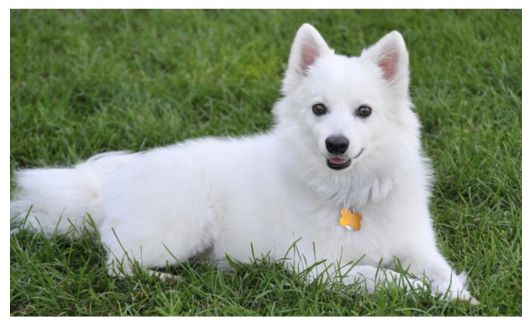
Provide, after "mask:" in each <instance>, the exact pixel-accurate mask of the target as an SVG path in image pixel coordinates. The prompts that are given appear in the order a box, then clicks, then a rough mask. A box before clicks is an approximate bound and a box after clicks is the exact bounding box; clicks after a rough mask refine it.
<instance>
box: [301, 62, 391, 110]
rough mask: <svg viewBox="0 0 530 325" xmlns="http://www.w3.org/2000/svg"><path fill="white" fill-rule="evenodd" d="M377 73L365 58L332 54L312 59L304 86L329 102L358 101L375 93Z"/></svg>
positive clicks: (377, 91) (377, 90)
mask: <svg viewBox="0 0 530 325" xmlns="http://www.w3.org/2000/svg"><path fill="white" fill-rule="evenodd" d="M379 73H380V72H379V71H378V70H377V67H376V65H375V64H371V63H370V62H368V61H366V60H362V59H360V58H358V57H345V56H340V55H335V54H333V55H329V56H326V57H323V58H321V59H319V60H318V61H317V62H315V65H314V66H312V67H311V69H310V70H309V71H308V75H307V80H306V86H307V88H308V90H309V91H310V93H311V95H313V96H318V97H322V98H323V99H327V100H329V101H346V102H351V101H362V100H365V99H369V98H373V97H377V96H378V95H379V91H380V89H381V87H380V86H381V82H382V80H381V78H380V77H379Z"/></svg>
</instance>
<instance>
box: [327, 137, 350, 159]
mask: <svg viewBox="0 0 530 325" xmlns="http://www.w3.org/2000/svg"><path fill="white" fill-rule="evenodd" d="M349 145H350V140H348V138H346V137H345V136H342V135H338V136H331V137H328V138H327V139H326V149H328V151H329V153H332V154H335V155H339V154H343V153H345V152H346V150H348V146H349Z"/></svg>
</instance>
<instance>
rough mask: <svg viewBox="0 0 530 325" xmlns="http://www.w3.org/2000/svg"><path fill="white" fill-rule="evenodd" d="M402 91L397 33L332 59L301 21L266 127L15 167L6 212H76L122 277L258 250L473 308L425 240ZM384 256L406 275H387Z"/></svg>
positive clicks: (403, 64) (63, 218) (412, 129)
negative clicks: (74, 161) (134, 266)
mask: <svg viewBox="0 0 530 325" xmlns="http://www.w3.org/2000/svg"><path fill="white" fill-rule="evenodd" d="M408 88H409V67H408V52H407V49H406V47H405V43H404V40H403V38H402V36H401V34H400V33H398V32H395V31H394V32H391V33H389V34H387V35H386V36H384V37H383V38H382V39H381V40H379V41H378V42H377V43H376V44H375V45H373V46H371V47H370V48H368V49H366V50H364V51H363V52H362V54H361V56H360V57H346V56H342V55H337V54H335V53H334V51H333V50H332V49H330V48H329V47H328V45H327V44H326V42H325V41H324V39H323V38H322V36H321V35H320V34H319V33H318V31H317V30H316V29H315V28H314V27H313V26H311V25H308V24H304V25H303V26H302V27H301V28H300V29H299V30H298V33H297V34H296V38H295V40H294V42H293V45H292V49H291V54H290V58H289V66H288V69H287V71H286V74H285V78H284V81H283V88H282V90H283V97H282V98H281V99H280V101H278V102H277V103H276V105H275V107H274V110H273V111H274V116H275V119H276V123H275V125H274V127H273V128H272V130H270V131H269V132H267V133H264V134H259V135H254V136H249V137H243V138H203V139H196V140H190V141H186V142H184V143H178V144H175V145H172V146H169V147H165V148H158V149H154V150H150V151H147V152H141V153H126V152H111V153H105V154H102V155H98V156H95V157H93V158H91V159H89V160H88V161H86V162H83V163H80V164H78V165H76V166H74V167H72V168H50V169H30V170H22V171H19V172H17V180H18V185H19V191H18V193H17V195H16V197H15V198H14V199H13V201H12V202H11V212H12V216H14V217H15V218H18V219H21V218H27V220H26V226H28V227H31V228H36V229H41V230H43V231H44V232H46V233H49V234H52V233H54V232H55V231H60V232H61V231H63V232H64V231H67V230H68V229H69V227H70V225H71V224H73V225H75V226H82V225H83V224H84V223H85V222H86V217H87V215H90V216H91V217H92V218H93V220H94V221H95V223H96V225H97V227H98V229H99V232H100V234H101V239H102V241H103V243H104V245H105V246H106V248H107V250H108V253H109V254H108V259H109V271H110V272H111V273H114V272H117V270H118V265H121V267H123V269H124V271H125V273H128V272H131V263H132V261H138V262H139V263H140V264H141V266H142V267H143V268H146V269H149V268H153V267H163V266H165V265H166V264H167V263H174V262H175V261H185V260H187V259H189V258H190V257H192V256H194V255H196V254H200V253H202V255H206V256H207V257H208V258H209V259H210V260H211V261H216V262H219V263H221V265H222V264H223V261H224V260H225V254H226V255H229V256H230V257H232V258H234V259H237V260H240V261H249V259H251V258H252V257H253V256H260V255H262V254H263V255H265V254H270V255H269V256H271V257H272V258H274V259H280V258H281V259H283V258H285V257H288V258H287V259H286V261H287V265H290V266H293V267H294V269H296V270H301V269H303V268H305V267H307V266H310V265H312V264H313V263H316V262H322V261H324V262H322V263H320V264H319V265H318V266H317V267H315V268H313V270H312V272H310V275H311V276H310V278H313V277H314V276H317V275H319V274H320V275H322V276H325V277H332V278H333V279H341V280H342V281H343V282H344V283H345V284H352V283H356V282H362V283H364V284H365V285H366V287H367V288H368V289H369V290H373V289H374V288H375V287H376V286H377V285H378V284H379V283H386V284H388V283H390V282H391V283H394V284H397V285H399V286H402V287H408V288H415V287H420V286H422V285H423V284H424V283H425V282H424V281H425V279H427V280H428V281H429V284H430V286H431V289H432V290H433V291H434V292H438V293H448V297H450V298H453V299H463V300H471V301H472V302H476V300H474V299H473V298H472V296H471V295H470V293H469V292H468V291H467V289H466V279H465V275H464V274H461V275H457V274H456V273H455V271H454V270H453V269H452V268H451V266H450V265H449V263H448V262H447V261H446V259H445V258H444V257H443V256H442V255H441V254H440V252H439V250H438V248H437V246H436V241H435V235H434V231H433V227H432V221H431V217H430V215H429V209H428V203H429V195H430V177H431V172H430V167H429V163H428V160H427V159H426V158H425V156H424V155H423V153H422V149H421V144H420V132H419V128H420V124H419V122H418V118H417V117H416V114H415V113H414V112H413V111H412V109H411V107H412V104H411V101H410V97H409V92H408ZM28 211H29V213H28ZM294 242H296V250H293V251H296V253H295V254H290V253H289V250H290V248H292V245H293V243H294ZM396 259H399V261H400V262H401V264H402V265H403V266H404V267H405V268H407V269H408V272H409V278H407V279H405V280H406V281H403V277H400V274H399V273H397V272H395V271H392V270H390V269H389V268H390V267H391V266H392V265H394V262H395V260H396ZM347 266H349V272H344V271H345V267H347ZM379 266H383V268H379ZM339 273H342V274H341V276H340V277H339V276H338V275H339ZM344 273H346V274H344Z"/></svg>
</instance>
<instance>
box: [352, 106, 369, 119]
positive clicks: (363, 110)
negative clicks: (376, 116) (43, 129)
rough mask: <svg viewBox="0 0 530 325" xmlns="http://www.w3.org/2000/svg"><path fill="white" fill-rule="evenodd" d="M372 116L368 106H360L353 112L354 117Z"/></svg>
mask: <svg viewBox="0 0 530 325" xmlns="http://www.w3.org/2000/svg"><path fill="white" fill-rule="evenodd" d="M370 114H372V108H371V107H370V106H366V105H361V106H359V108H357V110H356V111H355V115H357V116H360V117H368V116H370Z"/></svg>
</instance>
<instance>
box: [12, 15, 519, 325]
mask: <svg viewBox="0 0 530 325" xmlns="http://www.w3.org/2000/svg"><path fill="white" fill-rule="evenodd" d="M303 22H310V23H312V24H314V25H315V26H316V27H317V28H318V29H319V30H320V31H321V33H322V34H323V36H324V37H325V38H326V39H327V41H328V43H329V44H330V45H331V46H332V47H334V48H335V49H336V50H337V52H339V53H344V54H349V55H358V54H359V53H360V51H361V50H362V48H363V47H366V46H368V45H370V44H372V43H373V42H375V41H376V40H378V39H379V38H380V37H381V36H382V35H384V34H385V33H387V32H389V31H391V30H394V29H396V30H399V31H401V32H402V34H403V35H404V37H405V40H406V42H407V45H408V48H409V51H410V58H411V71H412V72H411V78H412V79H411V80H412V81H411V82H412V85H411V93H412V97H413V100H414V102H415V105H416V108H415V109H416V111H417V112H418V114H419V116H420V119H421V121H422V123H423V141H424V148H425V151H426V152H427V154H428V155H429V156H430V157H431V158H432V160H433V165H434V170H435V173H436V182H435V186H434V193H433V198H432V205H431V211H432V213H433V218H434V223H435V227H436V233H437V237H438V240H439V244H440V248H441V250H442V251H443V253H444V255H445V256H447V257H448V258H449V260H450V261H451V263H452V264H453V265H454V266H455V268H456V269H457V270H466V271H467V272H468V273H469V277H470V279H471V287H470V289H471V292H472V293H473V294H474V295H475V296H476V297H477V298H478V299H479V300H480V302H481V304H480V305H479V306H470V305H468V304H465V303H459V302H446V301H442V300H436V299H434V298H432V297H431V296H429V295H428V294H423V293H419V294H416V295H403V294H402V293H401V292H399V291H396V290H387V291H381V292H378V293H376V294H365V293H363V292H359V291H356V290H354V289H353V288H347V287H342V288H336V289H335V290H328V289H326V287H324V286H323V285H322V284H319V283H313V284H307V283H305V282H304V281H303V280H301V279H300V277H299V276H297V275H292V274H289V273H288V272H286V271H284V270H283V268H282V267H281V265H280V264H277V263H271V262H268V261H256V262H255V263H253V264H239V263H234V264H233V271H231V272H224V273H223V272H220V271H218V270H217V268H216V267H215V266H213V265H209V264H197V263H190V264H185V265H181V266H179V267H176V268H174V270H173V271H174V272H176V273H177V274H179V275H180V277H179V279H178V280H176V281H162V280H160V279H157V278H153V277H150V276H148V275H146V274H145V273H142V272H139V273H138V274H137V275H136V276H135V277H132V278H127V279H117V278H113V277H110V276H108V275H107V273H106V267H105V258H104V251H103V249H102V246H101V245H100V243H99V242H98V237H97V233H96V232H94V231H90V230H85V231H83V233H84V235H83V236H81V237H80V238H78V239H69V238H68V237H66V236H64V237H61V236H57V237H54V238H52V239H46V238H44V237H43V236H41V235H40V234H32V233H29V232H25V231H23V232H20V233H18V234H16V235H12V236H11V261H10V265H11V268H10V270H11V273H10V278H11V287H10V298H11V299H10V302H11V305H10V307H11V314H12V315H521V313H522V307H521V299H522V270H521V262H522V257H521V238H522V222H521V211H522V201H521V200H522V194H521V183H522V181H521V144H522V140H521V123H522V122H521V115H522V113H521V97H522V90H521V52H522V50H521V35H522V32H521V11H507V10H460V11H446V10H440V11H434V10H427V11H413V10H369V11H366V10H333V11H328V10H320V11H305V10H281V11H278V10H268V11H239V10H238V11H223V10H214V11H189V10H174V11H169V10H165V11H110V10H106V11H97V10H90V11H48V10H29V11H23V10H12V11H11V110H10V115H11V121H10V123H11V156H10V158H11V159H10V166H11V174H13V171H14V170H16V169H17V168H26V167H39V166H49V165H70V164H74V163H76V162H78V161H79V160H81V159H85V158H88V157H90V156H92V155H93V154H95V153H100V152H104V151H108V150H124V149H126V150H131V151H139V150H145V149H148V148H152V147H156V146H163V145H167V144H170V143H174V142H176V141H180V140H183V139H188V138H192V137H200V136H219V135H246V134H251V133H255V132H260V131H263V130H266V129H267V128H269V127H270V125H271V123H272V117H271V114H270V110H271V107H272V105H273V104H274V102H275V101H276V99H277V98H278V96H279V88H280V83H281V79H282V74H283V70H284V69H285V66H286V62H287V57H288V53H289V48H290V45H291V41H292V39H293V36H294V33H295V32H296V30H297V28H298V27H299V26H300V25H301V24H302V23H303ZM11 188H12V189H14V188H15V184H14V182H13V180H11Z"/></svg>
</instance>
